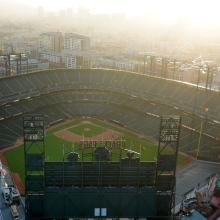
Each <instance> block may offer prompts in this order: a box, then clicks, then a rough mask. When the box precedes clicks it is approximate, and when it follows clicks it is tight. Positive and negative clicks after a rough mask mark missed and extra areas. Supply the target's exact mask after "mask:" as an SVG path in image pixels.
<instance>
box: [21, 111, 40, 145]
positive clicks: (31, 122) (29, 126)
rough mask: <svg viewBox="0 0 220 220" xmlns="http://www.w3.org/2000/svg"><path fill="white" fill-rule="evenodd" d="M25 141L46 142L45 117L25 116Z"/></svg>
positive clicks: (37, 115) (36, 115)
mask: <svg viewBox="0 0 220 220" xmlns="http://www.w3.org/2000/svg"><path fill="white" fill-rule="evenodd" d="M23 120H24V121H23V122H24V140H25V141H43V140H44V117H43V116H42V115H39V114H34V115H25V116H24V118H23Z"/></svg>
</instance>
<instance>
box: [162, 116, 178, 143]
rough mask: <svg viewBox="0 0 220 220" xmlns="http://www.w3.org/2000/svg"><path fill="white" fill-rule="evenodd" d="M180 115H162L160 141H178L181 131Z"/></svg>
mask: <svg viewBox="0 0 220 220" xmlns="http://www.w3.org/2000/svg"><path fill="white" fill-rule="evenodd" d="M180 124H181V117H180V116H162V117H161V127H160V142H164V143H167V142H170V143H172V142H177V141H178V140H179V133H180Z"/></svg>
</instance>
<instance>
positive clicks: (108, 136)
mask: <svg viewBox="0 0 220 220" xmlns="http://www.w3.org/2000/svg"><path fill="white" fill-rule="evenodd" d="M54 134H55V135H56V136H57V137H59V138H62V139H64V140H66V141H70V142H73V143H74V142H78V143H79V142H80V141H82V140H85V141H101V140H117V139H119V138H120V137H121V136H122V135H121V134H120V133H119V132H115V131H113V130H111V129H108V130H106V131H104V132H102V133H100V134H97V135H94V136H92V137H83V136H82V135H78V134H75V133H73V132H71V131H69V130H68V129H64V130H62V131H58V132H56V133H54Z"/></svg>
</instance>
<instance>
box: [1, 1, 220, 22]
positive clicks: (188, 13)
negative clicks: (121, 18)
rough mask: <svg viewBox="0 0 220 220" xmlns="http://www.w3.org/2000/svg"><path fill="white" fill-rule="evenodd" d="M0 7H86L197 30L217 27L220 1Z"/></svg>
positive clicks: (48, 3)
mask: <svg viewBox="0 0 220 220" xmlns="http://www.w3.org/2000/svg"><path fill="white" fill-rule="evenodd" d="M0 3H1V4H0V5H1V8H4V6H7V7H8V6H10V7H13V6H15V5H26V6H31V7H35V8H37V7H39V6H43V7H44V8H45V10H48V11H57V10H61V9H66V8H72V9H73V10H77V9H78V8H79V7H86V8H88V9H89V10H90V11H91V13H119V12H120V13H124V14H126V15H127V16H134V15H135V16H138V15H140V16H141V15H146V16H148V17H153V18H156V19H159V20H164V21H168V22H170V21H175V20H178V19H183V20H186V21H189V22H191V23H195V24H196V25H201V26H216V25H218V26H220V0H0ZM0 10H1V9H0Z"/></svg>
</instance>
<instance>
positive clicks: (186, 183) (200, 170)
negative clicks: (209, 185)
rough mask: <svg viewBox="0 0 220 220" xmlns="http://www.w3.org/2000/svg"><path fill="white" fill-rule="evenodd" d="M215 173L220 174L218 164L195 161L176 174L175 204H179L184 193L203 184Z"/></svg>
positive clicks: (219, 165) (219, 164)
mask: <svg viewBox="0 0 220 220" xmlns="http://www.w3.org/2000/svg"><path fill="white" fill-rule="evenodd" d="M217 173H218V174H220V163H212V162H206V161H196V160H195V161H193V162H192V163H190V164H189V165H188V166H186V167H185V168H183V169H182V170H180V171H179V172H177V181H176V204H178V203H180V202H181V200H182V198H183V195H184V194H185V193H186V192H189V191H190V190H191V189H193V188H194V187H196V186H197V185H198V184H204V183H205V182H206V181H207V178H208V177H210V176H211V175H212V174H217Z"/></svg>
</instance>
